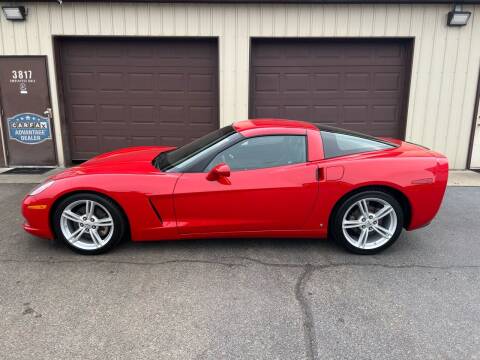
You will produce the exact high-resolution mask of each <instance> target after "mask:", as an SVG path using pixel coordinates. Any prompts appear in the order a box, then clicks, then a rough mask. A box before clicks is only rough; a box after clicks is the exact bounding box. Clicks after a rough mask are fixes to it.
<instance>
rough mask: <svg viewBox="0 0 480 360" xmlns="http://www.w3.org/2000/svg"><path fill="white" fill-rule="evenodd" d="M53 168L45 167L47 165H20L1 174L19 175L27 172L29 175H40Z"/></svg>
mask: <svg viewBox="0 0 480 360" xmlns="http://www.w3.org/2000/svg"><path fill="white" fill-rule="evenodd" d="M52 169H53V168H45V167H28V168H27V167H18V168H13V169H10V170H7V171H5V172H2V173H1V175H19V174H27V175H39V174H44V173H46V172H47V171H50V170H52Z"/></svg>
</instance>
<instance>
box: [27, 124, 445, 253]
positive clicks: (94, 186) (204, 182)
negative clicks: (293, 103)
mask: <svg viewBox="0 0 480 360" xmlns="http://www.w3.org/2000/svg"><path fill="white" fill-rule="evenodd" d="M447 178H448V161H447V159H446V158H445V157H444V156H443V155H441V154H439V153H437V152H434V151H432V150H429V149H427V148H425V147H422V146H419V145H415V144H412V143H408V142H405V141H401V140H396V139H391V138H376V137H371V136H367V135H363V134H359V133H354V132H350V131H346V130H341V129H337V128H331V127H327V126H318V127H317V126H315V125H313V124H310V123H307V122H301V121H291V120H280V119H258V120H247V121H240V122H236V123H234V124H233V125H230V126H226V127H223V128H221V129H219V130H216V131H214V132H212V133H210V134H207V135H205V136H204V137H202V138H199V139H197V140H195V141H193V142H191V143H189V144H187V145H184V146H181V147H179V148H173V147H168V146H141V147H131V148H125V149H120V150H116V151H112V152H109V153H105V154H102V155H99V156H96V157H94V158H92V159H90V160H88V161H86V162H84V163H82V164H80V165H78V166H75V167H72V168H68V169H66V170H65V171H63V172H61V173H59V174H56V175H54V176H52V177H50V178H49V179H47V180H46V181H45V182H43V183H42V184H40V185H38V186H37V187H35V188H34V189H33V190H32V191H31V192H30V193H29V194H28V195H27V196H26V197H25V199H24V200H23V205H22V213H23V216H24V218H25V223H24V229H25V230H26V231H27V232H29V233H31V234H34V235H36V236H39V237H44V238H47V239H59V240H61V241H63V242H64V243H65V244H66V245H67V246H68V247H70V248H71V249H72V250H74V251H76V252H78V253H81V254H99V253H103V252H106V251H108V250H110V249H112V248H113V247H114V246H115V245H116V244H118V243H119V242H120V241H121V240H122V239H124V238H129V239H131V240H132V241H157V240H175V239H194V238H232V237H237V238H239V237H241V238H245V237H257V238H258V237H308V238H328V237H330V238H333V239H334V240H335V241H336V242H338V243H339V244H341V245H342V246H344V247H345V248H346V249H347V250H350V251H352V252H355V253H358V254H374V253H377V252H379V251H381V250H383V249H385V248H387V247H389V246H390V245H392V244H393V243H394V242H395V241H396V240H397V239H398V237H399V235H400V233H401V232H402V230H403V229H406V230H414V229H418V228H420V227H423V226H425V225H427V224H429V223H430V221H431V220H432V219H433V218H434V216H435V215H436V213H437V211H438V210H439V208H440V205H441V202H442V199H443V195H444V192H445V188H446V184H447Z"/></svg>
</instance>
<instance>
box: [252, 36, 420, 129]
mask: <svg viewBox="0 0 480 360" xmlns="http://www.w3.org/2000/svg"><path fill="white" fill-rule="evenodd" d="M410 49H411V40H409V39H405V40H403V39H368V40H367V39H355V40H352V39H335V40H334V39H308V40H307V39H255V40H253V43H252V71H251V89H250V104H251V105H250V116H251V117H280V118H287V119H300V120H307V121H311V122H313V123H316V124H326V125H332V126H338V127H342V128H346V129H350V130H355V131H361V132H365V133H368V134H371V135H375V136H391V137H398V138H403V137H404V135H405V123H406V100H407V96H408V95H407V94H408V90H407V89H408V86H407V85H408V81H409V78H410V70H409V69H410V63H411V52H410Z"/></svg>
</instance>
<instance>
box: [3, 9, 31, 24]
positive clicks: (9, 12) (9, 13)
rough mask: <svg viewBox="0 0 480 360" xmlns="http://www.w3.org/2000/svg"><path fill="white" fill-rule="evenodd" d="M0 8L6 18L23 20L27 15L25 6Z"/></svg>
mask: <svg viewBox="0 0 480 360" xmlns="http://www.w3.org/2000/svg"><path fill="white" fill-rule="evenodd" d="M2 10H3V14H4V15H5V17H6V18H7V20H12V21H23V20H25V18H26V17H27V9H25V6H2Z"/></svg>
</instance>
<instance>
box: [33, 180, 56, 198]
mask: <svg viewBox="0 0 480 360" xmlns="http://www.w3.org/2000/svg"><path fill="white" fill-rule="evenodd" d="M52 185H53V180H48V181H46V182H44V183H43V184H40V185H38V186H35V187H34V188H33V189H32V191H30V193H29V194H28V195H30V196H34V195H38V194H40V193H41V192H42V191H44V190H46V189H48V188H49V187H50V186H52Z"/></svg>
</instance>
